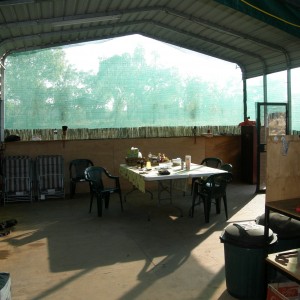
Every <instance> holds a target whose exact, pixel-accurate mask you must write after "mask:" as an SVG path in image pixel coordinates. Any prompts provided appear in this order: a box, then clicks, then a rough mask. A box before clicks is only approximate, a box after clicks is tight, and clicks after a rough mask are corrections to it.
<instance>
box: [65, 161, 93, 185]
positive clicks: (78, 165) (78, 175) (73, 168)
mask: <svg viewBox="0 0 300 300" xmlns="http://www.w3.org/2000/svg"><path fill="white" fill-rule="evenodd" d="M93 165H94V164H93V162H92V161H91V160H89V159H85V158H79V159H74V160H72V161H71V162H70V165H69V171H70V178H71V179H74V180H85V175H84V171H85V169H86V168H88V167H91V166H93Z"/></svg>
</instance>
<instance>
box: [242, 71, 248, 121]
mask: <svg viewBox="0 0 300 300" xmlns="http://www.w3.org/2000/svg"><path fill="white" fill-rule="evenodd" d="M247 100H248V94H247V79H246V77H245V76H244V75H243V103H244V120H246V119H247V114H248V107H247V105H248V103H247Z"/></svg>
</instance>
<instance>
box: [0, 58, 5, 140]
mask: <svg viewBox="0 0 300 300" xmlns="http://www.w3.org/2000/svg"><path fill="white" fill-rule="evenodd" d="M4 70H5V68H4V58H3V57H2V58H1V59H0V76H1V78H0V81H1V82H0V84H1V86H0V142H4Z"/></svg>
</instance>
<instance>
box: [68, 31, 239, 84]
mask: <svg viewBox="0 0 300 300" xmlns="http://www.w3.org/2000/svg"><path fill="white" fill-rule="evenodd" d="M138 46H142V47H143V48H144V49H145V53H146V60H147V61H149V63H154V61H153V57H154V56H153V53H156V54H155V63H156V64H157V63H158V64H160V65H162V66H170V67H175V68H177V69H178V71H179V72H180V74H182V75H183V76H187V75H195V76H199V77H201V78H204V79H206V80H208V81H209V80H213V81H215V82H216V81H218V82H219V83H222V82H224V74H226V77H228V76H233V77H236V78H238V79H240V80H242V75H241V71H240V69H239V68H238V67H237V65H236V64H233V63H229V62H226V61H222V60H220V59H216V58H213V57H210V56H207V55H204V54H200V53H197V52H194V51H190V50H187V49H183V48H180V47H177V46H173V45H170V44H166V43H163V42H160V41H156V40H153V39H150V38H147V37H144V36H141V35H131V36H125V37H120V38H114V39H108V40H102V41H97V42H90V43H84V44H78V45H72V46H69V47H65V48H64V51H65V53H66V57H67V60H68V61H69V62H70V63H71V64H73V65H74V66H75V67H76V68H77V69H78V70H82V71H89V72H93V73H96V72H97V71H98V65H99V64H98V60H99V58H101V59H103V58H108V57H111V56H114V55H121V54H123V53H133V51H134V49H135V48H136V47H138Z"/></svg>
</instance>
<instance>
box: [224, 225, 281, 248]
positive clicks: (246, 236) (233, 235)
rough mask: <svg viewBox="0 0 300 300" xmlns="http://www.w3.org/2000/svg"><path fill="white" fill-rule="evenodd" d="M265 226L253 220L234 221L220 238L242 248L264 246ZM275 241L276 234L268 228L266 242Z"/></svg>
mask: <svg viewBox="0 0 300 300" xmlns="http://www.w3.org/2000/svg"><path fill="white" fill-rule="evenodd" d="M264 230H265V227H264V226H262V225H258V224H256V223H255V221H251V222H236V223H232V224H230V225H228V226H227V227H226V228H225V229H224V231H223V233H222V235H221V237H220V239H221V241H222V242H224V243H230V244H233V245H236V246H240V247H243V248H261V247H264V246H265V236H264ZM276 241H277V236H276V234H274V233H273V231H272V230H271V229H269V233H268V244H273V243H274V242H276Z"/></svg>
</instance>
